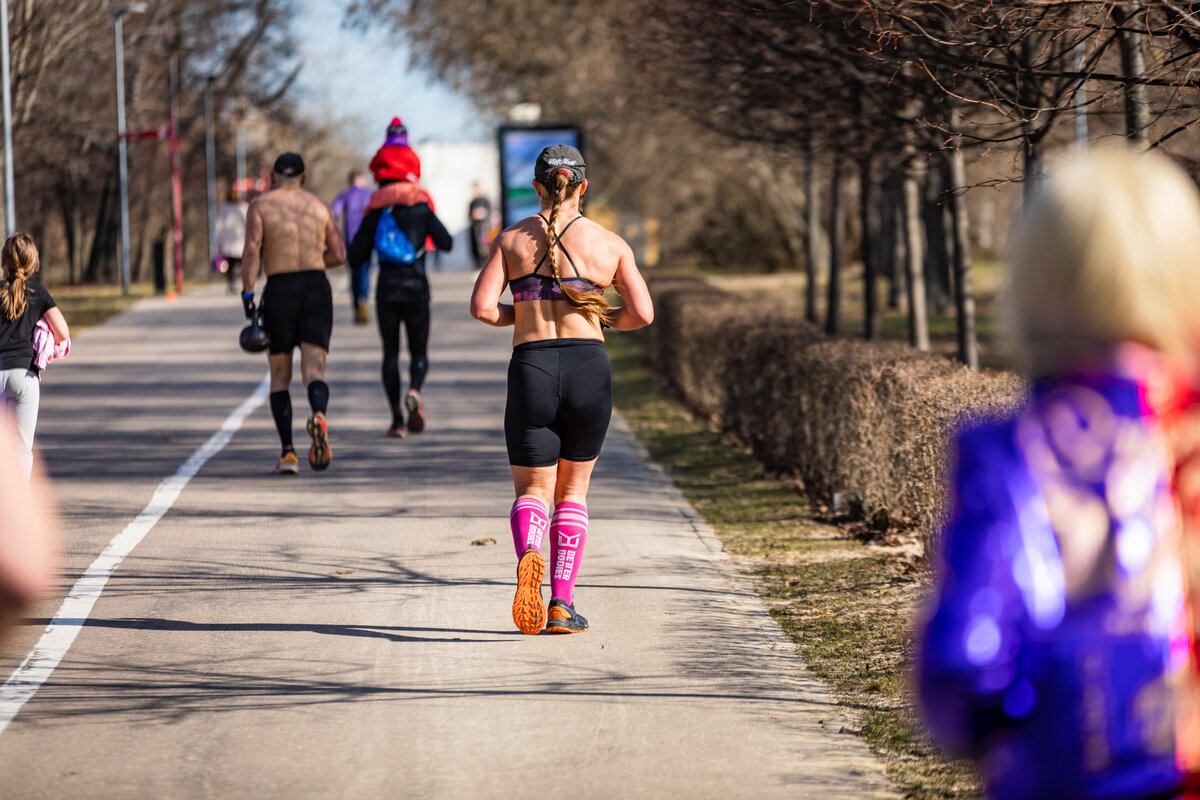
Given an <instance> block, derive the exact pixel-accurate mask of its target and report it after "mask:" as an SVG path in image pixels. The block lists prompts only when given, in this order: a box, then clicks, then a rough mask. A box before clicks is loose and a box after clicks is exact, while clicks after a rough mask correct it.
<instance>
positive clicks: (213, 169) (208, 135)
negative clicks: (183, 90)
mask: <svg viewBox="0 0 1200 800" xmlns="http://www.w3.org/2000/svg"><path fill="white" fill-rule="evenodd" d="M213 80H214V79H213V77H212V76H211V75H210V76H209V78H208V80H207V81H206V82H205V84H204V163H205V166H206V167H207V172H208V176H207V177H208V261H209V263H212V260H213V259H214V258H216V257H217V156H216V145H215V143H214V142H213V96H212V95H213V91H212V90H213Z"/></svg>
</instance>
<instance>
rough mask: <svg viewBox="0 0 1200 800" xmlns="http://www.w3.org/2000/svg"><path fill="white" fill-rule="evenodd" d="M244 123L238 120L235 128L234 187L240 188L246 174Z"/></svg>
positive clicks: (240, 192) (239, 190)
mask: <svg viewBox="0 0 1200 800" xmlns="http://www.w3.org/2000/svg"><path fill="white" fill-rule="evenodd" d="M245 124H246V123H245V122H243V121H241V120H239V121H238V126H237V181H236V185H237V186H238V187H240V186H241V183H242V176H244V175H245V174H246V131H245ZM241 199H242V190H241V188H239V189H238V200H241Z"/></svg>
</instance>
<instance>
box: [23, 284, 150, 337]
mask: <svg viewBox="0 0 1200 800" xmlns="http://www.w3.org/2000/svg"><path fill="white" fill-rule="evenodd" d="M46 288H47V289H49V291H50V294H51V295H52V296H53V297H54V302H56V303H58V307H59V308H60V309H62V312H63V316H65V317H66V318H67V324H68V325H69V326H70V327H71V331H72V332H73V333H74V332H78V331H81V330H83V329H85V328H90V327H92V326H94V325H100V324H102V323H103V322H104V321H105V320H107V319H108V318H109V317H112V316H115V315H117V314H120V313H121V312H122V311H126V310H127V309H129V308H130V307H131V306H133V304H134V303H136V302H137V301H139V300H142V299H145V298H147V297H153V296H154V284H152V283H135V284H132V285H131V286H130V287H129V294H128V295H126V294H123V293H122V292H121V287H120V286H112V285H102V284H81V285H77V286H69V285H62V286H54V285H50V286H47V287H46Z"/></svg>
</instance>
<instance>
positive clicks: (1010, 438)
mask: <svg viewBox="0 0 1200 800" xmlns="http://www.w3.org/2000/svg"><path fill="white" fill-rule="evenodd" d="M1197 254H1200V194H1198V193H1197V191H1196V187H1195V185H1194V184H1193V183H1192V181H1191V180H1190V179H1189V178H1188V177H1187V176H1186V175H1185V174H1184V173H1183V172H1182V170H1180V169H1179V168H1178V167H1176V166H1175V165H1174V164H1173V163H1172V162H1170V161H1169V160H1168V159H1166V158H1164V157H1162V156H1160V155H1156V154H1144V153H1134V152H1132V151H1125V150H1112V151H1101V152H1099V153H1096V154H1094V155H1092V156H1091V157H1089V158H1087V159H1086V160H1083V161H1079V162H1075V163H1071V164H1068V165H1065V166H1063V167H1062V168H1061V169H1060V170H1059V171H1058V172H1057V173H1055V174H1053V175H1052V177H1051V178H1050V179H1049V181H1048V182H1047V183H1046V184H1045V185H1044V186H1043V187H1042V189H1041V192H1040V195H1039V196H1038V198H1037V199H1036V200H1035V202H1034V204H1033V206H1032V207H1031V208H1030V209H1029V210H1028V212H1027V213H1026V215H1025V217H1024V219H1023V221H1022V222H1021V224H1020V225H1019V228H1018V231H1017V233H1016V236H1015V243H1014V247H1013V249H1012V256H1011V260H1012V287H1011V292H1010V296H1009V302H1010V315H1011V318H1012V320H1013V325H1014V328H1015V331H1016V333H1017V338H1018V339H1019V341H1020V343H1021V345H1022V351H1023V353H1024V354H1025V356H1026V357H1027V360H1028V371H1029V374H1030V377H1031V390H1030V394H1029V397H1028V399H1027V402H1026V404H1025V405H1024V407H1023V408H1022V409H1020V410H1019V411H1017V412H1016V413H1014V414H1012V415H1010V416H1008V417H1007V418H1004V419H1001V420H997V421H990V422H986V423H978V422H977V423H974V424H970V425H968V426H966V427H965V428H964V430H963V431H962V432H961V433H959V435H958V436H957V438H956V441H955V442H954V444H953V446H952V448H951V450H952V459H953V465H952V470H951V474H952V484H951V489H952V492H951V513H950V515H949V522H948V524H947V526H946V528H945V530H944V531H943V534H942V537H941V540H940V544H941V552H940V560H939V570H938V572H939V587H938V590H937V594H936V597H935V598H934V602H933V604H932V607H931V609H930V613H929V616H928V619H927V621H926V622H925V624H924V628H923V631H922V633H921V642H920V653H919V658H918V661H919V664H918V679H919V685H920V694H921V701H922V704H923V706H924V711H925V716H926V719H927V720H928V722H929V724H930V726H931V728H932V729H933V732H934V733H935V734H936V735H937V737H938V738H939V739H940V740H941V741H942V742H943V743H944V744H945V745H947V746H948V747H949V748H950V749H952V750H954V751H956V752H959V753H961V754H964V755H968V756H971V757H973V758H974V759H976V761H977V762H978V763H979V765H980V767H981V770H982V772H983V776H984V778H985V780H986V782H987V786H988V791H989V794H990V795H991V796H992V797H996V798H1065V797H1071V798H1079V799H1081V800H1087V799H1088V798H1116V797H1120V798H1150V797H1158V796H1160V795H1162V796H1166V794H1167V793H1172V792H1179V791H1181V790H1183V788H1184V787H1185V785H1187V784H1188V783H1190V782H1192V781H1194V779H1195V777H1196V773H1195V769H1196V767H1197V760H1196V755H1197V752H1196V744H1197V743H1196V741H1195V739H1194V736H1195V728H1194V726H1195V714H1196V711H1197V706H1196V702H1195V696H1194V694H1192V691H1193V690H1192V688H1191V687H1192V686H1194V682H1195V677H1196V672H1195V669H1196V661H1195V656H1196V650H1195V630H1194V626H1193V625H1192V624H1191V623H1190V622H1189V611H1188V606H1189V601H1188V599H1187V594H1188V588H1187V585H1186V582H1185V579H1184V567H1183V565H1182V563H1181V542H1182V540H1183V539H1184V538H1186V537H1193V538H1194V537H1195V535H1196V531H1195V529H1191V530H1189V529H1188V526H1186V525H1184V524H1181V519H1182V518H1181V515H1180V514H1178V513H1177V509H1178V504H1177V493H1176V486H1175V467H1176V465H1177V464H1178V463H1179V459H1178V455H1177V453H1176V450H1177V448H1176V446H1175V445H1174V443H1175V442H1176V441H1178V440H1179V436H1178V433H1177V432H1178V431H1179V429H1180V421H1181V420H1183V419H1186V418H1188V417H1190V416H1193V415H1194V414H1195V412H1194V411H1193V409H1195V408H1197V405H1196V403H1195V401H1196V394H1195V393H1194V391H1193V389H1192V387H1193V386H1195V385H1196V384H1195V380H1194V378H1195V375H1196V370H1195V365H1196V362H1197V356H1198V355H1200V315H1197V314H1196V309H1197V308H1200V269H1197V266H1196V263H1195V259H1196V257H1197ZM1198 440H1200V437H1198ZM1185 511H1186V510H1185ZM1183 517H1186V513H1185V514H1184V515H1183ZM1193 591H1194V589H1193ZM1194 610H1195V609H1194V607H1193V612H1194Z"/></svg>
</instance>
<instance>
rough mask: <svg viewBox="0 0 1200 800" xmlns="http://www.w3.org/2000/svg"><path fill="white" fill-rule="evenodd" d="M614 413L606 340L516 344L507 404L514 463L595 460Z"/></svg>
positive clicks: (507, 430)
mask: <svg viewBox="0 0 1200 800" xmlns="http://www.w3.org/2000/svg"><path fill="white" fill-rule="evenodd" d="M611 416H612V368H611V367H610V366H609V363H608V353H607V352H606V351H605V349H604V343H603V342H601V341H598V340H596V339H547V340H544V341H540V342H526V343H525V344H519V345H517V346H516V347H514V348H513V354H512V361H510V362H509V365H508V403H507V405H506V406H505V408H504V438H505V441H506V442H507V443H508V462H509V463H510V464H512V465H514V466H518V467H549V466H553V465H555V464H557V463H558V460H559V459H560V458H561V459H565V460H567V461H591V460H593V459H595V458H596V457H597V456H599V455H600V448H601V446H602V445H603V444H604V436H605V434H606V433H607V432H608V421H609V418H610V417H611Z"/></svg>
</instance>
